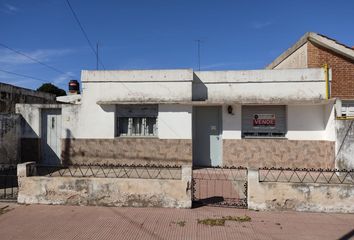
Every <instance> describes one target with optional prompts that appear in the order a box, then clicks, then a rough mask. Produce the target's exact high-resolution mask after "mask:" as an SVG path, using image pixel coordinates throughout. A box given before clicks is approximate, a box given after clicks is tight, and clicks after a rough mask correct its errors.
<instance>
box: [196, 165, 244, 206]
mask: <svg viewBox="0 0 354 240" xmlns="http://www.w3.org/2000/svg"><path fill="white" fill-rule="evenodd" d="M192 200H193V205H194V206H201V205H213V206H229V207H237V208H247V168H244V167H208V168H202V167H194V168H193V180H192Z"/></svg>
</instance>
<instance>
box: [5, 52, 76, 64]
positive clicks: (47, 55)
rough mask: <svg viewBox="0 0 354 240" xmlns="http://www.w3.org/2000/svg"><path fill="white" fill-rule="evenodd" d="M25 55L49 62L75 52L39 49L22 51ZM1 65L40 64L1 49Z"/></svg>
mask: <svg viewBox="0 0 354 240" xmlns="http://www.w3.org/2000/svg"><path fill="white" fill-rule="evenodd" d="M21 52H23V53H24V54H25V55H27V56H29V57H31V58H34V59H37V60H38V61H40V62H49V61H51V60H52V59H53V58H54V57H60V56H64V55H67V54H70V53H72V52H73V50H71V49H37V50H34V51H27V52H24V51H21ZM0 56H1V57H0V63H1V64H5V65H24V64H38V63H36V62H35V61H33V60H31V59H29V58H27V57H26V56H23V55H21V54H18V53H15V52H13V51H11V50H8V49H0Z"/></svg>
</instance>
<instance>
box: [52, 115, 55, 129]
mask: <svg viewBox="0 0 354 240" xmlns="http://www.w3.org/2000/svg"><path fill="white" fill-rule="evenodd" d="M54 122H55V119H54V117H52V128H54Z"/></svg>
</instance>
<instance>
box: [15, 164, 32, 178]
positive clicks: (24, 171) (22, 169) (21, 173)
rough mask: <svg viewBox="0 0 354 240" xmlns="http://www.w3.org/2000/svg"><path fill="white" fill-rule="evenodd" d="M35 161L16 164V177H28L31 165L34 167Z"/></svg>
mask: <svg viewBox="0 0 354 240" xmlns="http://www.w3.org/2000/svg"><path fill="white" fill-rule="evenodd" d="M35 164H36V162H25V163H20V164H17V177H19V178H21V177H28V176H29V173H30V169H31V167H34V166H35Z"/></svg>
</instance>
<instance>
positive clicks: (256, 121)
mask: <svg viewBox="0 0 354 240" xmlns="http://www.w3.org/2000/svg"><path fill="white" fill-rule="evenodd" d="M253 126H275V114H255V115H253Z"/></svg>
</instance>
